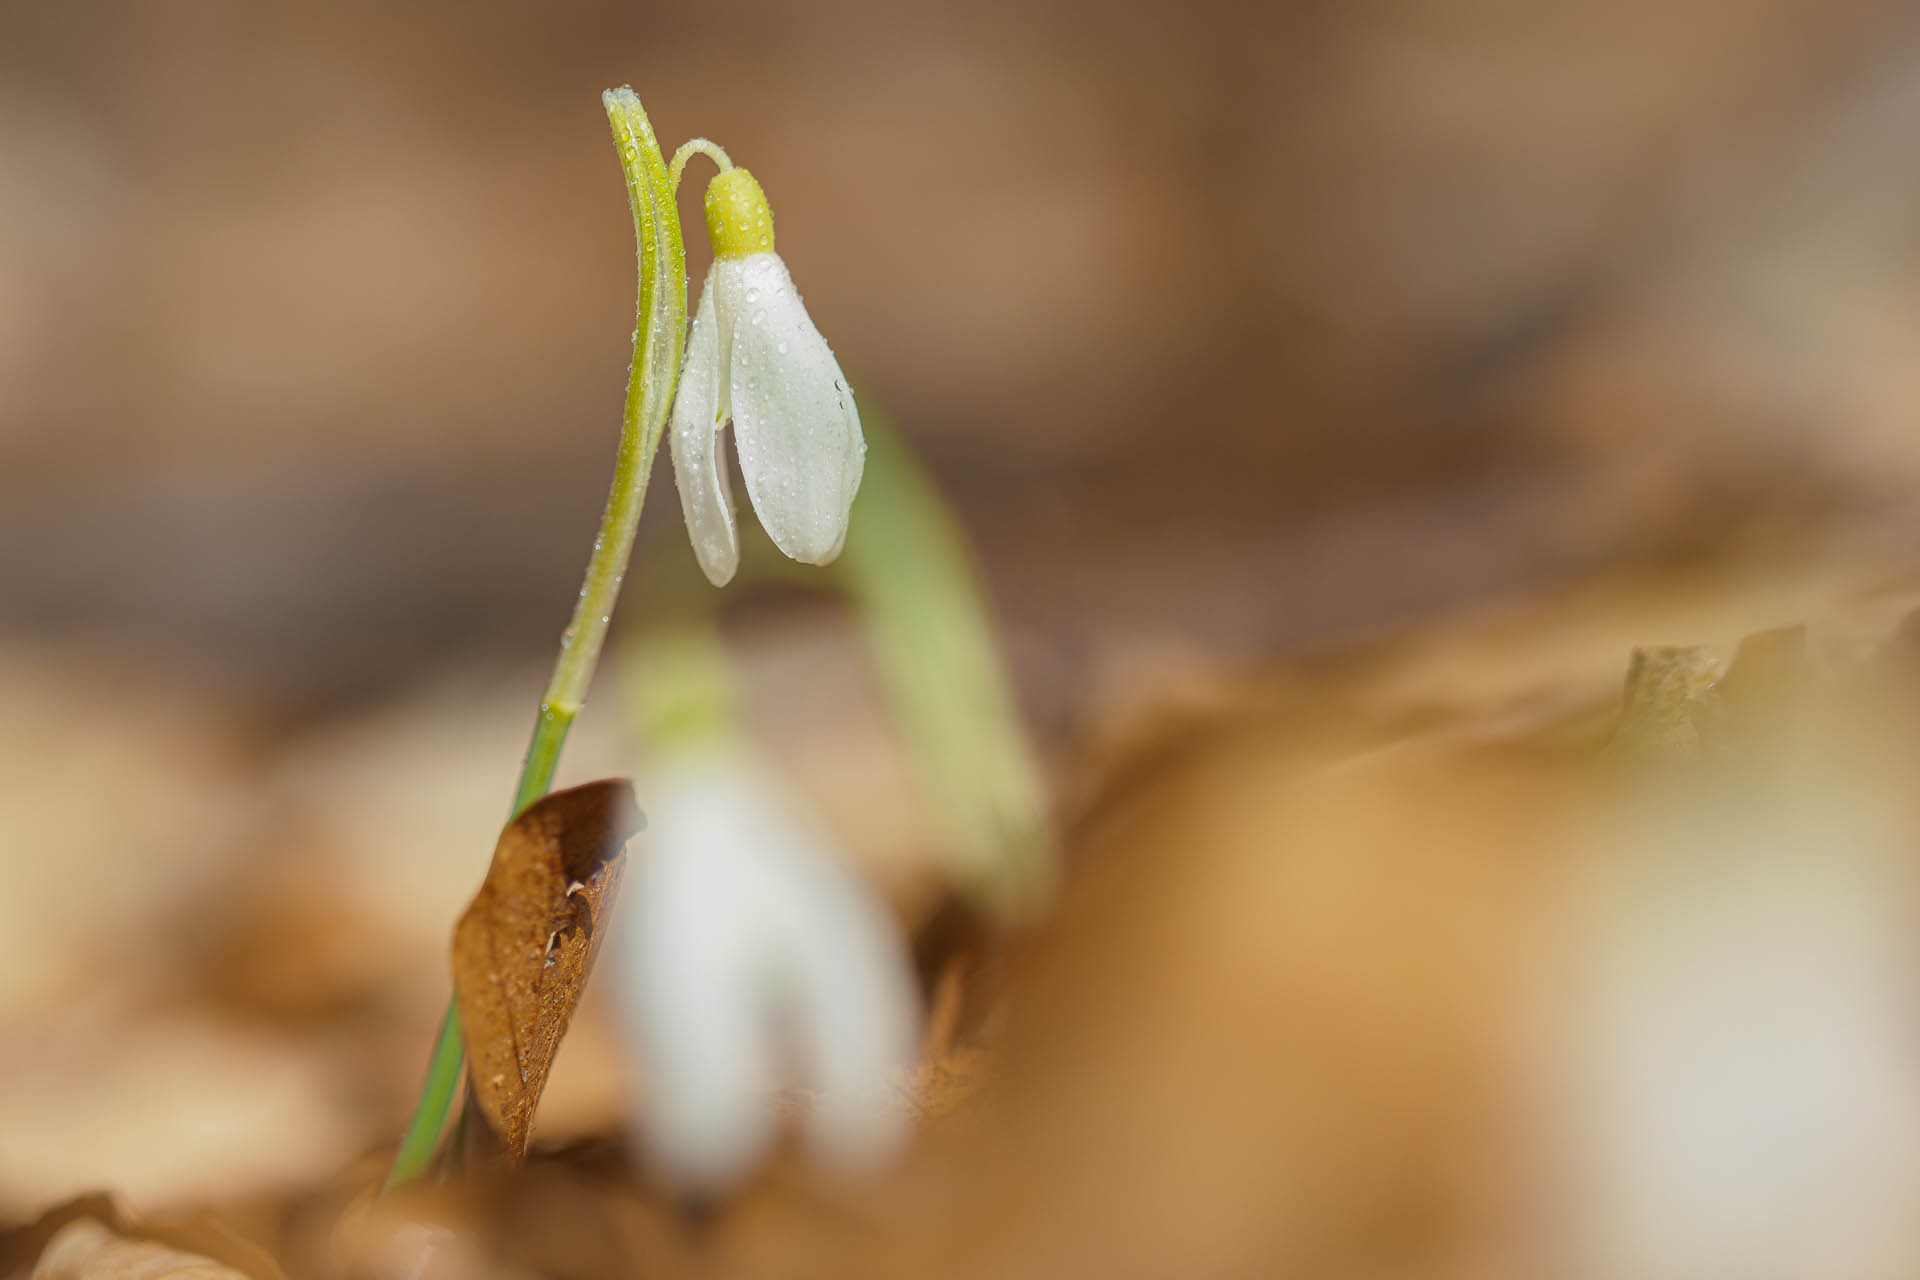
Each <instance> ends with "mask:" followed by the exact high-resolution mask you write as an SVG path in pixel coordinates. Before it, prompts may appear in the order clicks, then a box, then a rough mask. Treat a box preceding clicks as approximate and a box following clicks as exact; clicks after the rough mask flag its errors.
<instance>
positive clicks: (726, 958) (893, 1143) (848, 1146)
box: [620, 746, 918, 1194]
mask: <svg viewBox="0 0 1920 1280" xmlns="http://www.w3.org/2000/svg"><path fill="white" fill-rule="evenodd" d="M651 782H652V785H651V786H650V788H649V794H650V796H651V798H652V800H651V804H650V805H649V812H648V829H647V832H646V834H645V835H643V836H642V837H641V838H640V839H639V840H638V841H636V842H635V845H634V851H633V854H632V859H633V861H632V864H631V867H630V869H629V872H628V876H629V880H628V884H627V887H626V889H625V891H624V892H623V893H622V895H621V911H622V912H623V914H624V919H623V920H622V921H621V928H620V938H621V943H620V945H621V946H622V947H623V949H624V957H623V963H622V964H621V965H620V969H621V975H620V976H621V978H622V979H623V980H624V987H623V991H622V1002H623V1004H624V1007H625V1013H626V1018H627V1025H628V1029H629V1032H630V1035H631V1037H632V1041H633V1045H634V1049H635V1052H636V1055H637V1059H638V1065H639V1071H640V1077H641V1105H640V1119H641V1124H642V1128H643V1134H642V1137H643V1141H644V1143H645V1147H646V1150H647V1153H648V1156H649V1158H650V1159H651V1161H652V1162H653V1164H654V1165H655V1166H656V1167H657V1168H658V1169H659V1170H660V1171H661V1172H662V1173H663V1174H664V1175H665V1176H666V1177H667V1178H669V1179H670V1180H671V1181H673V1182H674V1183H676V1184H677V1185H679V1186H681V1187H682V1188H684V1189H686V1190H689V1191H694V1192H700V1193H707V1194H711V1193H716V1192H719V1191H723V1190H725V1189H726V1188H727V1187H728V1186H730V1185H731V1184H733V1183H735V1182H737V1181H738V1180H739V1179H740V1178H741V1177H742V1176H743V1175H745V1174H746V1173H748V1172H749V1171H750V1170H751V1169H752V1167H753V1166H754V1164H755V1163H756V1162H757V1161H758V1160H759V1159H760V1158H761V1157H762V1156H763V1155H764V1154H765V1152H766V1151H767V1149H768V1147H769V1145H770V1144H771V1143H772V1141H773V1139H774V1137H775V1132H776V1128H777V1119H776V1116H775V1114H774V1112H773V1110H772V1101H773V1099H772V1097H771V1095H772V1094H773V1093H774V1091H775V1090H777V1089H779V1088H782V1087H783V1086H789V1085H791V1086H797V1087H799V1088H802V1089H804V1090H807V1091H809V1092H810V1093H812V1094H814V1095H815V1096H814V1098H813V1101H812V1105H811V1107H810V1109H809V1110H808V1111H807V1112H806V1114H805V1117H804V1120H803V1121H802V1124H803V1128H804V1133H805V1136H806V1138H807V1142H808V1146H809V1148H810V1150H811V1152H812V1154H813V1155H815V1156H816V1157H817V1158H818V1159H820V1160H821V1161H822V1162H824V1163H826V1164H828V1165H829V1166H831V1167H834V1168H836V1169H840V1170H845V1171H851V1172H857V1171H859V1170H862V1169H865V1168H870V1167H872V1166H874V1165H875V1164H877V1163H879V1162H880V1161H883V1160H884V1159H885V1158H886V1157H887V1156H889V1155H890V1154H892V1153H893V1152H894V1150H895V1149H896V1148H897V1147H898V1145H899V1144H900V1142H901V1140H902V1139H903V1138H904V1136H905V1132H906V1126H907V1123H908V1115H907V1112H906V1111H905V1109H904V1108H903V1107H902V1106H901V1105H900V1104H899V1100H898V1099H897V1098H896V1097H895V1096H894V1093H893V1083H892V1076H893V1074H894V1073H895V1072H896V1071H898V1070H899V1069H901V1068H903V1067H905V1066H907V1065H908V1064H909V1062H910V1061H911V1058H912V1055H913V1052H914V1041H915V1026H916V1021H917V1013H918V1011H917V1008H916V999H915V994H914V989H913V986H912V981H911V977H910V970H909V968H908V960H907V954H906V949H905V946H904V944H903V942H902V940H901V938H900V936H899V934H898V932H897V930H896V929H895V927H894V924H893V922H892V920H891V918H890V917H889V916H888V914H887V912H886V910H885V908H884V907H883V906H882V905H881V904H880V903H878V902H877V901H875V899H874V898H873V897H872V896H871V895H870V894H869V893H868V892H867V890H866V889H865V887H864V886H863V885H862V884H861V883H860V881H859V880H857V879H856V878H855V877H854V876H853V875H852V874H851V873H849V872H848V871H847V870H846V869H845V868H844V867H843V866H842V865H841V864H840V862H839V861H838V860H837V859H836V857H835V856H834V854H833V852H832V850H831V849H830V847H829V845H828V843H827V842H826V840H825V839H824V838H823V836H822V835H821V834H820V833H819V832H818V831H817V830H816V829H815V828H814V827H813V826H812V825H811V824H810V823H808V822H807V821H806V819H805V818H804V817H803V816H802V815H800V814H799V813H797V812H795V811H794V810H793V809H792V808H791V807H789V806H788V805H786V804H785V803H783V801H782V799H781V797H780V796H779V795H778V794H777V793H776V792H775V790H774V789H773V786H772V784H771V782H770V780H769V779H767V778H766V777H765V776H763V775H762V774H760V773H759V772H758V771H757V770H756V769H755V768H754V767H753V766H752V764H751V763H750V761H749V760H748V759H747V758H745V757H744V755H742V754H741V753H739V752H736V751H733V750H731V749H728V748H726V747H724V746H714V747H712V748H711V749H708V750H704V751H698V752H690V753H685V754H681V755H678V756H676V757H675V758H674V759H673V760H672V761H671V762H670V763H669V764H668V766H667V767H665V768H664V769H662V770H661V771H659V772H658V773H656V774H655V776H654V777H653V778H652V780H651Z"/></svg>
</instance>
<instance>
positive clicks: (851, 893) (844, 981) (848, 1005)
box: [787, 847, 919, 1172]
mask: <svg viewBox="0 0 1920 1280" xmlns="http://www.w3.org/2000/svg"><path fill="white" fill-rule="evenodd" d="M791 856H792V862H793V865H792V867H791V872H792V874H791V881H792V887H791V888H790V889H789V890H788V894H789V897H788V901H789V902H790V903H791V904H792V906H793V908H794V911H793V915H792V921H793V924H794V925H795V928H794V930H793V937H792V938H791V940H790V943H789V953H788V959H787V965H788V970H789V974H790V981H791V982H792V983H793V984H794V987H793V991H792V995H791V997H790V999H791V1001H792V1004H793V1009H792V1020H793V1025H794V1027H795V1028H796V1030H797V1033H798V1037H799V1044H798V1045H797V1046H796V1048H797V1049H798V1052H799V1056H800V1065H801V1067H802V1069H803V1070H804V1071H805V1072H806V1075H807V1084H808V1086H809V1087H810V1088H811V1089H813V1090H814V1091H816V1094H817V1098H816V1101H815V1103H814V1105H813V1108H812V1109H811V1110H810V1111H809V1112H808V1113H807V1117H806V1127H807V1137H808V1139H809V1141H810V1144H811V1146H812V1148H813V1151H814V1153H815V1155H817V1156H818V1157H820V1158H821V1159H822V1160H823V1161H824V1162H826V1163H828V1164H830V1165H833V1166H835V1167H838V1168H841V1169H844V1170H847V1171H850V1172H856V1171H861V1170H866V1169H871V1168H873V1167H875V1166H876V1165H878V1164H880V1163H881V1162H882V1161H884V1160H886V1159H887V1158H888V1157H890V1156H891V1155H893V1154H894V1152H895V1151H897V1150H898V1149H899V1146H900V1144H901V1143H902V1141H904V1140H905V1138H906V1136H907V1133H908V1130H909V1123H908V1118H909V1117H908V1112H907V1109H906V1108H905V1106H904V1105H902V1099H901V1098H900V1097H899V1096H898V1095H897V1094H896V1092H895V1087H894V1077H895V1075H896V1074H897V1073H898V1072H900V1071H901V1070H902V1069H903V1068H905V1067H907V1066H909V1065H911V1064H912V1062H913V1058H914V1051H915V1040H916V1038H917V1037H916V1027H917V1025H918V1022H919V1017H918V1004H919V1001H918V1000H917V998H916V996H915V993H914V990H913V985H912V982H911V981H910V979H909V977H908V974H909V972H910V970H909V965H908V959H907V952H906V946H905V944H904V942H903V941H902V940H901V938H900V934H899V930H898V928H897V927H896V926H895V924H894V922H893V920H892V918H891V917H890V916H889V915H888V914H887V912H886V909H885V908H884V907H883V906H882V905H881V904H880V903H878V902H877V901H875V900H874V898H873V896H872V895H871V893H870V892H869V891H868V890H867V887H866V886H865V884H863V883H862V882H861V881H860V880H858V879H857V878H855V877H854V876H853V875H852V874H850V873H849V872H848V871H847V869H846V868H845V867H844V866H842V865H841V864H840V863H839V862H838V860H836V859H835V858H833V856H832V855H831V854H830V853H828V852H827V851H826V850H825V849H824V848H823V849H819V850H818V851H815V850H812V849H804V848H799V847H796V848H794V849H793V851H792V855H791Z"/></svg>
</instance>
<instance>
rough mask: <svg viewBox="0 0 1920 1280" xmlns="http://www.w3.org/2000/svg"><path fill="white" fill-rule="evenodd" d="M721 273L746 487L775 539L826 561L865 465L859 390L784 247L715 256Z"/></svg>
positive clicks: (840, 539) (842, 534) (718, 280)
mask: <svg viewBox="0 0 1920 1280" xmlns="http://www.w3.org/2000/svg"><path fill="white" fill-rule="evenodd" d="M713 282H714V286H715V288H716V290H717V295H716V301H715V305H716V307H717V308H718V311H719V315H720V319H721V322H722V335H721V336H722V338H723V345H722V352H723V353H727V354H729V359H728V361H727V377H728V382H729V388H728V394H729V396H730V399H731V407H732V410H733V420H734V439H735V441H736V442H737V445H738V448H739V451H740V470H741V473H742V475H743V476H744V477H745V478H746V482H747V494H748V496H749V497H751V498H752V499H753V509H754V510H755V511H756V512H758V513H759V515H760V523H761V524H762V525H763V526H764V527H765V528H766V531H767V534H768V535H769V536H770V537H771V538H772V539H773V541H774V545H775V546H777V547H779V548H780V550H782V551H783V552H785V553H786V554H787V555H789V556H791V557H792V558H793V559H795V560H801V561H805V562H807V563H809V564H825V563H827V562H828V561H830V560H832V559H833V558H834V556H836V555H838V554H839V553H840V547H841V545H842V544H843V543H844V542H845V540H846V536H847V516H848V512H849V511H850V510H851V508H852V506H853V496H854V494H855V492H856V491H858V489H859V488H860V473H861V470H862V469H863V468H864V466H865V465H866V453H867V446H866V441H865V439H864V438H863V437H862V436H861V434H860V411H859V409H858V408H857V407H856V406H855V404H854V402H853V392H852V391H851V390H850V389H849V388H848V387H847V380H846V377H845V376H844V375H843V374H842V373H841V372H840V362H839V361H838V360H836V359H834V356H833V349H832V348H830V347H829V346H828V345H827V340H826V339H825V338H823V337H821V336H820V331H819V330H818V329H816V328H814V326H813V321H812V320H811V319H810V318H809V317H808V315H807V308H806V305H805V304H804V303H803V302H801V301H800V294H799V292H798V291H797V290H796V289H795V288H794V287H793V279H792V277H791V276H789V275H788V274H787V268H786V264H785V263H783V262H782V261H781V260H780V257H779V255H778V254H773V253H756V254H753V255H751V256H750V257H746V258H738V259H729V260H723V261H721V262H719V263H716V264H715V271H714V273H713ZM729 328H730V329H731V334H730V335H729V334H728V333H727V332H726V330H727V329H729ZM729 336H730V337H731V339H732V348H731V352H730V353H728V352H727V348H726V346H725V344H724V339H725V338H727V337H729Z"/></svg>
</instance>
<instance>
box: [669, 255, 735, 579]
mask: <svg viewBox="0 0 1920 1280" xmlns="http://www.w3.org/2000/svg"><path fill="white" fill-rule="evenodd" d="M713 277H714V273H713V271H712V270H711V269H710V270H708V272H707V279H706V283H705V284H704V285H702V286H701V289H700V303H699V306H698V307H696V308H695V310H694V315H693V324H692V326H691V327H690V328H689V329H688V330H687V358H686V361H685V362H684V364H683V365H682V367H681V370H680V390H679V393H678V394H677V395H676V396H675V397H674V401H673V418H672V421H671V424H670V426H669V429H668V430H669V434H668V449H669V451H670V452H671V453H672V454H673V479H674V483H675V484H676V485H677V486H678V487H679V489H680V511H681V513H682V514H683V515H685V516H686V519H687V539H688V541H690V542H692V543H693V554H694V558H695V559H697V560H699V561H700V568H701V570H702V571H703V572H705V573H706V575H707V579H708V581H710V582H712V583H713V585H714V586H716V587H724V586H726V585H727V583H728V581H730V580H731V579H732V577H733V574H734V570H736V569H738V568H739V567H740V537H739V534H738V533H737V532H736V530H735V528H734V520H733V482H732V480H731V479H730V478H729V476H728V474H727V458H726V453H725V451H724V450H723V449H722V448H721V447H720V432H721V430H722V428H723V427H724V425H725V423H726V420H727V394H728V387H727V380H726V378H724V377H723V376H721V374H722V364H723V362H722V360H721V356H720V353H721V351H722V350H723V349H724V343H723V342H722V337H723V334H722V333H721V326H720V324H719V322H718V319H717V317H716V316H715V314H714V278H713Z"/></svg>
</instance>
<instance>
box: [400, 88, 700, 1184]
mask: <svg viewBox="0 0 1920 1280" xmlns="http://www.w3.org/2000/svg"><path fill="white" fill-rule="evenodd" d="M602 101H603V103H604V104H605V106H606V111H607V120H608V122H609V123H610V124H611V125H612V128H613V139H614V144H615V146H616V147H617V149H618V151H619V154H620V167H621V169H622V170H623V171H624V172H625V174H626V180H627V200H628V203H629V204H630V205H631V206H632V209H633V232H634V238H635V240H636V241H637V242H638V252H639V265H640V286H639V300H638V303H637V306H636V316H635V321H634V333H633V363H632V366H631V367H630V369H629V371H628V377H627V399H626V406H625V409H624V411H623V412H622V414H621V420H620V450H619V454H618V456H617V458H616V459H615V462H614V473H613V485H612V487H611V489H610V490H609V491H608V494H607V505H606V510H605V512H604V513H603V514H602V515H601V517H600V532H599V533H598V535H597V536H596V537H595V538H594V543H593V554H592V556H591V557H590V558H589V559H588V561H587V572H586V578H585V580H584V581H583V582H582V583H581V586H580V598H579V600H578V602H577V603H576V604H575V605H574V610H573V618H572V620H571V621H570V622H569V623H568V625H567V630H566V633H565V634H564V635H563V636H562V637H561V639H560V657H559V660H558V661H556V662H555V663H554V668H553V676H552V678H551V679H550V680H549V681H548V682H547V689H546V693H545V694H544V696H542V698H541V699H540V712H539V716H538V717H537V718H536V720H535V721H534V726H533V737H532V740H531V741H530V742H529V743H528V745H527V754H526V759H525V760H524V762H523V763H522V765H521V769H520V782H519V785H518V786H517V787H516V788H515V789H514V797H513V806H512V809H511V811H510V812H509V814H508V815H507V816H508V820H509V821H511V820H512V819H513V818H514V817H517V816H518V815H519V814H520V812H521V811H522V810H523V809H525V808H526V807H527V806H528V805H530V804H532V803H533V802H534V801H535V800H538V799H539V798H540V797H541V796H543V795H545V794H546V792H547V789H548V787H549V786H550V785H551V784H552V782H553V774H554V770H555V768H556V767H557V766H558V765H559V763H560V749H561V747H562V745H563V744H564V743H565V742H566V738H567V731H568V730H569V729H570V728H571V727H572V725H573V720H574V717H575V716H576V715H578V714H579V712H580V707H581V704H582V703H583V702H584V701H585V699H586V692H587V686H588V685H589V684H590V683H591V682H592V680H593V671H594V667H595V665H596V664H597V663H598V661H599V658H600V649H601V646H602V644H603V643H604V642H605V640H606V634H607V625H608V623H609V621H610V620H611V619H612V617H613V606H614V602H615V601H616V600H617V599H618V598H619V595H620V584H621V581H622V579H623V578H624V577H625V576H626V571H627V561H628V558H629V556H630V555H631V553H632V549H633V535H634V531H635V530H636V529H637V528H638V527H639V524H640V509H641V507H642V505H643V504H644V503H645V501H646V496H647V477H648V474H649V473H650V472H651V471H652V469H653V455H654V451H655V450H656V449H658V448H659V445H660V438H661V435H662V433H663V431H664V430H665V427H666V421H667V414H668V411H669V409H670V407H671V405H672V403H673V396H674V389H675V386H676V385H677V383H678V381H679V377H680V360H681V352H682V350H683V347H684V344H685V341H686V331H687V285H686V280H687V254H686V245H685V242H684V240H683V239H682V238H681V234H680V215H679V211H678V209H677V207H676V206H675V203H674V185H675V184H674V177H676V176H677V174H674V175H670V174H669V172H668V168H667V163H666V160H665V159H664V158H663V157H662V156H661V153H660V144H659V142H658V141H657V140H656V139H655V137H654V133H653V126H652V124H651V123H649V122H648V120H647V113H646V110H645V108H643V107H642V106H641V105H640V99H639V98H638V97H637V96H635V94H634V92H633V90H632V89H624V88H623V89H612V90H609V91H608V92H607V93H606V94H604V95H603V96H602ZM465 1056H466V1055H465V1048H464V1045H463V1042H462V1040H461V1037H460V1011H459V1009H458V1007H457V1006H456V1005H455V1004H454V1003H452V1002H451V1001H450V1002H449V1003H448V1006H447V1012H446V1016H445V1017H444V1018H443V1019H442V1020H441V1025H440V1033H439V1036H438V1038H437V1040H436V1042H435V1045H434V1051H433V1058H432V1061H431V1062H430V1063H429V1064H428V1067H427V1078H426V1083H425V1085H424V1086H423V1088H422V1090H421V1093H420V1100H419V1102H418V1103H417V1104H416V1106H415V1109H414V1114H413V1119H412V1121H411V1123H409V1125H408V1126H407V1131H406V1134H405V1135H404V1137H403V1138H402V1139H401V1143H400V1150H399V1152H398V1154H396V1155H395V1157H394V1161H393V1167H392V1169H391V1170H390V1171H389V1172H388V1174H387V1182H386V1185H387V1187H388V1188H393V1187H396V1186H400V1185H402V1184H404V1183H407V1182H411V1181H413V1180H414V1179H416V1178H418V1177H420V1176H421V1174H423V1173H425V1172H426V1170H427V1168H428V1167H429V1165H431V1163H432V1161H433V1155H434V1151H435V1150H436V1149H437V1148H438V1146H439V1143H440V1134H441V1131H442V1130H443V1129H444V1128H445V1127H446V1121H447V1115H448V1113H449V1111H450V1110H451V1109H452V1106H453V1101H454V1098H455V1095H456V1094H458V1092H459V1088H460V1079H461V1074H462V1072H463V1071H464V1069H465Z"/></svg>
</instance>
